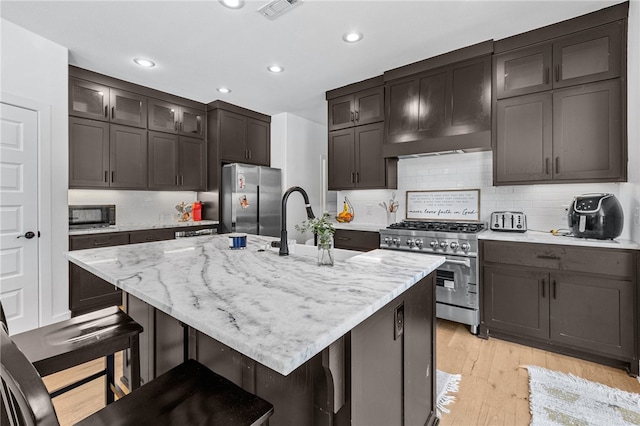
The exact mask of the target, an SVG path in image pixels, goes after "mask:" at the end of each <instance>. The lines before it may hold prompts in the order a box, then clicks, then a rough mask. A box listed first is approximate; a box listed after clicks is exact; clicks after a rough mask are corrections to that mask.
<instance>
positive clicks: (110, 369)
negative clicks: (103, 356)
mask: <svg viewBox="0 0 640 426" xmlns="http://www.w3.org/2000/svg"><path fill="white" fill-rule="evenodd" d="M114 358H115V357H114V354H110V355H107V369H106V373H107V377H106V379H107V380H106V383H107V389H106V391H107V392H106V395H107V405H109V404H111V403H112V402H113V400H114V397H113V388H112V387H111V386H115V384H116V381H115V371H114V370H115V364H116V363H115V359H114Z"/></svg>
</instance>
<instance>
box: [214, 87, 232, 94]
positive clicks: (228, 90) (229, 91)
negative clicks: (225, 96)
mask: <svg viewBox="0 0 640 426" xmlns="http://www.w3.org/2000/svg"><path fill="white" fill-rule="evenodd" d="M216 90H217V91H218V92H220V93H231V89H227V88H226V87H218V88H217V89H216Z"/></svg>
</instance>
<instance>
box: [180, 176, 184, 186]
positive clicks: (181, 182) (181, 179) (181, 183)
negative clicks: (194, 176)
mask: <svg viewBox="0 0 640 426" xmlns="http://www.w3.org/2000/svg"><path fill="white" fill-rule="evenodd" d="M180 185H181V186H184V175H180Z"/></svg>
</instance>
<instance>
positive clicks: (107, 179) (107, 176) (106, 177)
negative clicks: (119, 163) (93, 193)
mask: <svg viewBox="0 0 640 426" xmlns="http://www.w3.org/2000/svg"><path fill="white" fill-rule="evenodd" d="M104 182H105V183H109V171H108V170H105V171H104Z"/></svg>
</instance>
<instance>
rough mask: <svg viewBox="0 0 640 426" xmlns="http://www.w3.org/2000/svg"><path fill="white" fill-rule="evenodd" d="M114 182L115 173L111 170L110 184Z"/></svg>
mask: <svg viewBox="0 0 640 426" xmlns="http://www.w3.org/2000/svg"><path fill="white" fill-rule="evenodd" d="M115 181H116V172H114V171H113V170H112V171H111V183H113V182H115Z"/></svg>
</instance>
